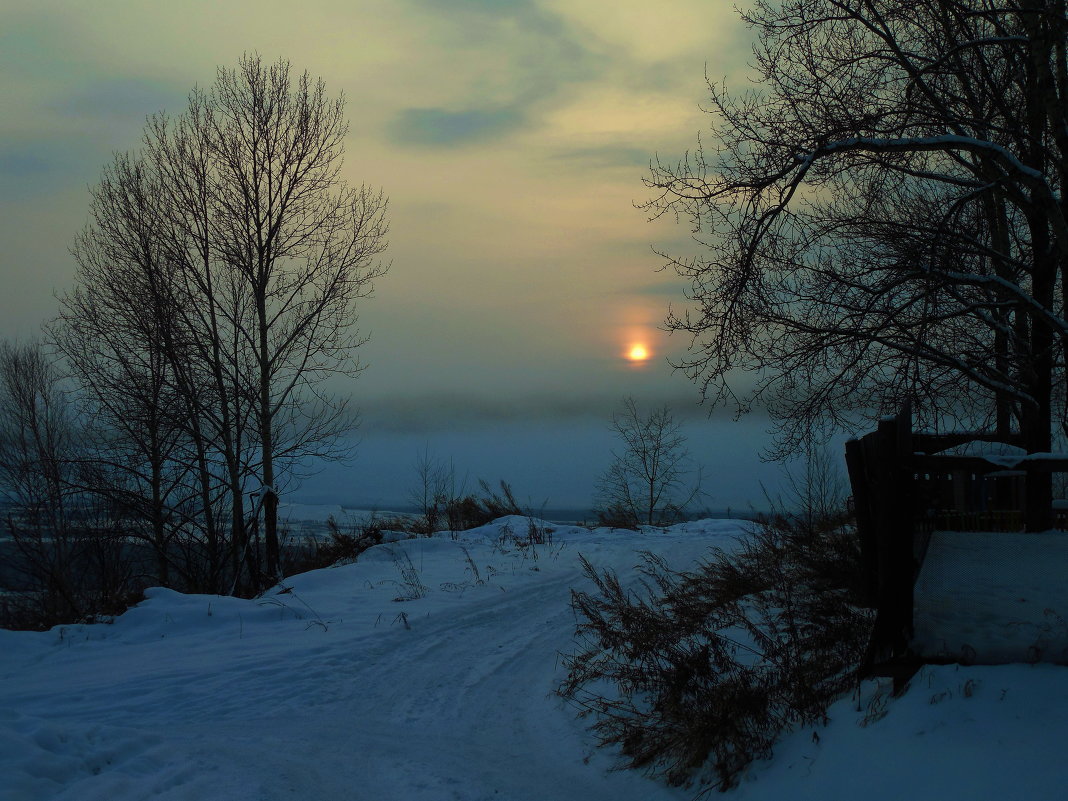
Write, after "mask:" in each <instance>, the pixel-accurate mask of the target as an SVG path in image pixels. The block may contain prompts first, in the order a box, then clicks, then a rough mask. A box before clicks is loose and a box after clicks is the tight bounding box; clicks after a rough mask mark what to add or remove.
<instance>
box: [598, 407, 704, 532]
mask: <svg viewBox="0 0 1068 801" xmlns="http://www.w3.org/2000/svg"><path fill="white" fill-rule="evenodd" d="M612 430H613V431H615V432H616V434H617V435H618V437H619V439H620V442H621V443H622V446H623V447H622V448H621V450H619V451H613V452H612V458H613V461H612V464H611V465H610V466H609V468H608V470H607V471H605V473H604V475H603V476H601V478H600V480H599V482H598V485H597V496H596V499H595V507H596V512H597V516H598V518H599V519H600V520H601V522H602V523H605V524H609V525H618V526H627V527H633V526H637V525H640V524H645V525H650V526H665V525H671V524H672V523H676V522H678V521H679V520H681V519H682V517H683V514H684V513H685V510H686V507H687V506H689V505H690V504H691V503H692V502H693V501H694V499H695V498H696V497H697V496H698V495H699V494H700V472H699V471H698V470H696V468H695V467H694V464H693V460H692V459H691V458H690V453H689V451H688V450H687V449H686V437H685V436H684V435H683V433H682V431H681V428H680V426H679V423H678V421H677V420H676V419H675V417H674V416H673V415H672V413H671V409H669V408H668V407H667V406H661V407H659V408H657V409H654V410H653V411H651V412H649V413H647V414H646V413H642V412H641V411H640V410H639V409H638V404H637V402H636V401H635V400H634V398H629V397H628V398H625V399H624V400H623V405H622V408H621V409H620V410H618V411H617V412H616V413H615V414H613V415H612ZM691 479H692V480H691Z"/></svg>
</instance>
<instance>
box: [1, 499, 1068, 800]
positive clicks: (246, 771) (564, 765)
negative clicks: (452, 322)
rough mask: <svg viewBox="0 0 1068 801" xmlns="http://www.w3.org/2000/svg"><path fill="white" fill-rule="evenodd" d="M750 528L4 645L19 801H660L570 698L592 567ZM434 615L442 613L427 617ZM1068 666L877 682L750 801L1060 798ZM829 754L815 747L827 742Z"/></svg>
mask: <svg viewBox="0 0 1068 801" xmlns="http://www.w3.org/2000/svg"><path fill="white" fill-rule="evenodd" d="M744 525H745V524H741V523H737V522H731V521H705V522H701V523H689V524H686V525H683V526H678V527H675V528H672V529H670V530H668V531H665V532H653V531H650V532H646V533H644V534H635V533H623V532H611V531H607V530H599V531H597V532H593V533H591V532H588V531H585V530H583V529H574V528H567V527H559V526H557V527H553V531H552V532H551V542H549V543H546V544H544V545H537V546H529V545H525V546H524V545H521V544H520V543H521V542H522V541H523V540H524V539H525V537H526V534H527V528H526V527H527V521H526V520H525V519H523V518H506V519H503V520H501V521H497V522H496V523H494V524H491V525H490V526H486V527H484V528H482V529H477V530H475V531H472V532H467V533H465V534H463V535H460V537H459V538H458V539H455V540H453V539H451V538H449V537H448V536H441V537H435V538H432V539H420V540H410V541H406V542H400V543H393V544H391V545H387V546H378V547H376V548H374V549H372V550H370V551H368V552H366V553H365V554H364V555H363V556H362V557H361V558H360V560H359V561H358V562H357V563H355V564H350V565H345V566H341V567H335V568H329V569H325V570H318V571H314V572H311V573H306V574H303V575H300V576H296V577H293V578H291V579H288V580H287V581H286V582H285V586H284V588H280V589H278V590H276V591H273V592H271V593H268V594H267V595H266V596H265V597H263V598H261V599H258V600H238V599H233V598H222V597H215V596H183V595H179V594H177V593H174V592H171V591H168V590H162V589H156V590H151V591H149V593H148V597H147V599H146V600H145V601H144V602H143V603H141V604H140V605H138V606H137V607H136V608H134V609H131V610H130V611H129V612H127V613H126V614H125V615H123V616H122V617H120V618H119V619H117V620H116V621H115V622H114V623H113V624H110V625H106V624H99V625H90V626H64V627H59V628H56V629H53V630H52V631H49V632H45V633H27V632H7V631H0V799H3V801H29V800H31V799H32V800H33V801H38V800H39V799H40V800H43V799H71V801H75V800H76V801H92V800H93V799H99V800H100V801H105V800H106V801H140V800H141V799H189V801H214V800H216V799H217V800H219V801H224V800H225V801H246V800H247V801H274V800H275V799H287V800H296V801H340V800H341V799H344V801H362V800H363V799H366V800H367V801H448V800H451V799H457V800H459V801H484V800H486V799H510V800H514V801H522V800H525V799H531V801H533V800H535V799H536V800H537V801H555V800H557V799H577V800H579V801H597V799H605V801H608V800H609V799H611V801H657V800H658V799H673V800H675V801H680V800H681V799H689V798H692V797H693V795H694V793H695V791H696V790H697V789H699V788H690V789H685V788H666V787H663V786H662V785H660V784H657V783H655V782H653V781H651V780H649V779H647V778H645V777H643V776H641V775H639V774H637V773H633V772H613V771H611V770H610V768H611V767H612V766H613V764H614V762H615V759H614V755H613V754H611V753H609V752H605V751H601V750H598V749H596V748H595V747H594V745H593V739H592V737H591V736H590V734H589V733H588V732H587V731H586V730H585V725H586V724H585V723H584V722H583V721H581V720H578V719H576V717H575V715H574V710H572V709H571V708H569V707H568V706H567V705H566V704H565V703H564V702H563V701H562V700H561V699H559V698H558V697H557V696H555V695H554V694H553V690H554V688H555V687H556V685H557V684H558V682H559V681H560V679H561V678H562V675H561V670H562V668H561V665H560V659H559V654H560V652H562V651H567V650H569V649H570V644H571V639H572V633H573V629H574V623H575V621H574V616H573V614H572V612H571V609H570V606H569V597H570V588H571V587H572V586H585V585H584V580H583V578H582V576H581V573H580V570H579V568H578V555H579V554H580V553H581V554H583V555H585V556H586V557H587V558H589V559H590V560H591V561H592V562H593V563H594V564H596V565H598V566H603V567H613V568H615V569H617V570H619V571H622V572H624V573H625V572H627V571H629V570H630V568H631V567H633V566H634V565H635V564H636V563H637V562H638V552H639V551H641V550H644V549H649V550H653V551H656V552H657V553H660V554H661V555H663V556H664V557H665V558H666V559H667V560H668V562H669V563H670V564H672V565H673V566H675V567H678V568H686V567H689V566H691V565H692V564H693V563H694V561H695V560H696V559H698V558H700V557H701V556H703V555H704V554H705V553H706V552H707V550H708V548H709V547H711V546H715V545H720V546H729V545H730V544H731V543H732V542H733V541H735V539H736V538H737V537H740V536H744ZM417 596H421V597H417ZM1066 699H1068V670H1066V669H1064V668H1059V667H1054V666H1050V665H1038V666H1035V667H1030V666H1021V665H1010V666H1001V667H972V668H958V667H939V668H932V669H926V670H924V671H923V672H922V673H921V674H920V675H919V676H918V677H917V679H916V680H915V681H914V682H913V686H912V688H911V689H910V691H909V692H908V693H907V694H906V695H905V696H904V697H903V698H900V699H897V700H887V698H886V694H885V688H880V687H879V685H876V684H874V683H869V684H865V686H864V687H862V688H861V689H860V690H859V691H858V693H857V695H856V697H854V698H847V699H843V700H842V701H841V702H840V703H838V704H837V705H835V707H833V708H832V710H831V722H830V724H829V725H828V726H826V727H821V728H819V729H818V730H812V729H808V730H805V731H798V732H794V733H792V734H790V735H788V736H787V737H786V738H784V740H783V741H782V743H781V744H780V745H779V747H778V748H777V749H776V754H775V757H774V759H772V760H771V761H769V762H763V763H760V764H758V765H755V766H754V767H753V769H752V770H751V771H750V772H749V775H748V776H747V777H746V780H745V781H744V782H743V784H742V786H741V787H740V788H738V789H737V790H736V791H733V793H732V795H733V797H735V798H738V799H775V801H783V800H784V799H819V801H835V799H864V801H881V799H901V798H910V799H940V801H941V800H942V799H946V798H967V799H970V800H973V801H974V800H976V799H991V800H993V799H997V800H998V801H1004V799H1006V798H1021V799H1055V798H1063V797H1064V788H1065V787H1066V786H1068V761H1066V760H1065V759H1064V758H1063V748H1064V743H1065V742H1066V741H1068V714H1065V713H1066V712H1068V708H1066ZM814 735H815V736H814Z"/></svg>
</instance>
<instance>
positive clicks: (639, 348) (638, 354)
mask: <svg viewBox="0 0 1068 801" xmlns="http://www.w3.org/2000/svg"><path fill="white" fill-rule="evenodd" d="M627 358H628V359H629V360H630V361H632V362H644V361H646V360H648V358H649V349H648V348H647V347H645V345H642V344H640V343H639V344H635V345H631V347H630V350H628V351H627Z"/></svg>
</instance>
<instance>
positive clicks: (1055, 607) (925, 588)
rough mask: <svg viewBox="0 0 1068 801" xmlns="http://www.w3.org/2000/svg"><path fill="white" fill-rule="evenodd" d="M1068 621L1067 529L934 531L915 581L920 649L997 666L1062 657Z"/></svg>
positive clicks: (1066, 652)
mask: <svg viewBox="0 0 1068 801" xmlns="http://www.w3.org/2000/svg"><path fill="white" fill-rule="evenodd" d="M1066 621H1068V533H1065V532H1063V531H1050V532H1046V533H1042V534H1023V533H1017V532H1011V533H1010V532H990V531H982V532H976V531H936V532H934V534H932V536H931V543H930V546H929V547H928V550H927V557H926V558H925V559H924V562H923V567H922V568H921V570H920V575H919V577H918V579H917V581H916V591H915V616H914V625H915V636H914V638H913V648H914V649H915V650H916V651H917V652H918V653H920V654H922V655H924V656H926V657H933V658H938V657H948V658H958V659H959V658H961V657H962V656H963V657H964V658H965V661H969V662H979V663H983V662H986V663H994V664H997V663H1002V662H1010V661H1027V660H1032V661H1037V660H1040V659H1041V660H1046V661H1051V662H1065V661H1068V622H1066ZM1066 797H1068V792H1066Z"/></svg>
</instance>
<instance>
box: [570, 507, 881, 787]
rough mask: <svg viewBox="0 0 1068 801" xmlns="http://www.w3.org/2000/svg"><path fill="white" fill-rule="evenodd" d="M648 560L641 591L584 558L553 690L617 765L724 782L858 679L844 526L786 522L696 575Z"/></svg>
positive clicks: (863, 629)
mask: <svg viewBox="0 0 1068 801" xmlns="http://www.w3.org/2000/svg"><path fill="white" fill-rule="evenodd" d="M644 560H645V561H644V565H643V567H642V568H640V571H641V573H642V580H641V582H640V589H638V590H631V589H628V588H627V587H625V586H624V584H623V582H622V581H621V580H620V577H619V576H618V575H616V574H614V573H613V572H611V571H598V570H597V569H596V568H595V567H594V566H593V565H591V564H590V563H589V562H587V561H585V560H583V567H584V570H585V573H586V576H587V577H588V578H589V579H590V580H591V581H592V582H593V583H594V585H595V586H596V591H595V592H581V591H573V593H572V604H573V606H574V608H575V610H576V613H577V614H578V616H579V618H580V623H579V626H578V632H577V634H578V638H579V648H578V650H577V651H576V652H575V653H573V654H571V655H569V656H568V657H566V660H565V664H566V667H567V669H568V675H567V678H566V680H565V681H564V682H563V684H562V685H561V687H560V688H559V692H560V693H561V694H562V695H563V696H564V697H566V698H568V699H570V700H571V701H572V702H574V703H575V704H577V705H578V706H579V707H580V708H581V709H582V714H584V715H585V714H589V715H592V717H593V721H594V722H593V724H592V726H591V728H592V729H593V730H594V731H595V732H596V734H597V736H598V738H599V741H600V743H601V744H602V745H616V746H619V747H620V749H621V751H622V754H623V756H624V758H625V759H624V762H623V765H624V766H625V767H640V768H646V769H648V770H650V771H651V772H652V773H654V774H655V775H659V776H662V777H664V778H666V779H667V780H668V781H669V782H670V783H672V784H687V783H690V782H691V781H693V780H696V779H700V780H710V781H711V782H713V783H714V784H715V786H718V787H719V788H720V789H727V788H729V787H731V786H733V785H734V784H735V783H736V782H737V781H738V779H739V776H740V774H741V773H742V771H743V770H744V769H745V768H746V766H747V765H749V763H751V762H752V761H753V760H755V759H760V758H766V757H768V756H770V754H771V751H772V746H773V745H774V743H775V741H776V739H777V738H778V736H779V735H780V733H782V732H783V731H785V730H787V729H789V728H790V727H792V726H795V725H799V724H809V723H815V722H821V721H822V720H824V718H825V711H826V709H827V706H828V705H829V704H830V702H831V701H833V700H834V699H835V698H837V697H839V696H840V695H841V694H842V693H844V692H846V691H847V690H849V689H850V688H851V687H852V686H853V685H854V683H855V680H856V678H855V671H856V667H857V665H858V663H859V661H860V658H861V655H862V653H863V649H864V647H865V645H866V643H867V636H868V631H869V626H870V616H869V613H868V611H867V610H864V609H862V608H860V607H859V605H858V601H859V595H858V588H857V586H856V583H855V578H856V577H857V576H859V575H860V571H859V560H860V556H859V549H858V546H857V542H856V538H855V534H854V533H853V532H852V530H851V529H850V528H845V527H842V526H828V527H823V528H815V529H814V528H812V527H810V526H808V525H799V524H798V523H797V521H796V520H793V521H792V520H791V519H790V518H786V517H781V518H777V519H775V520H769V521H766V522H765V523H763V524H762V525H761V527H760V528H759V529H758V530H757V531H756V532H754V534H753V535H752V537H751V538H749V539H747V540H746V541H745V542H744V543H741V544H740V546H739V548H738V549H737V550H733V551H730V552H728V551H725V550H722V549H716V550H714V551H713V552H712V553H711V554H710V556H709V557H708V558H707V559H706V560H705V561H704V562H702V563H700V564H699V565H698V566H697V568H696V569H694V570H692V571H686V572H678V571H674V570H672V569H670V568H669V567H668V565H667V564H665V562H664V561H663V560H662V559H661V558H660V557H658V556H656V555H654V554H651V553H646V554H645V555H644Z"/></svg>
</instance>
